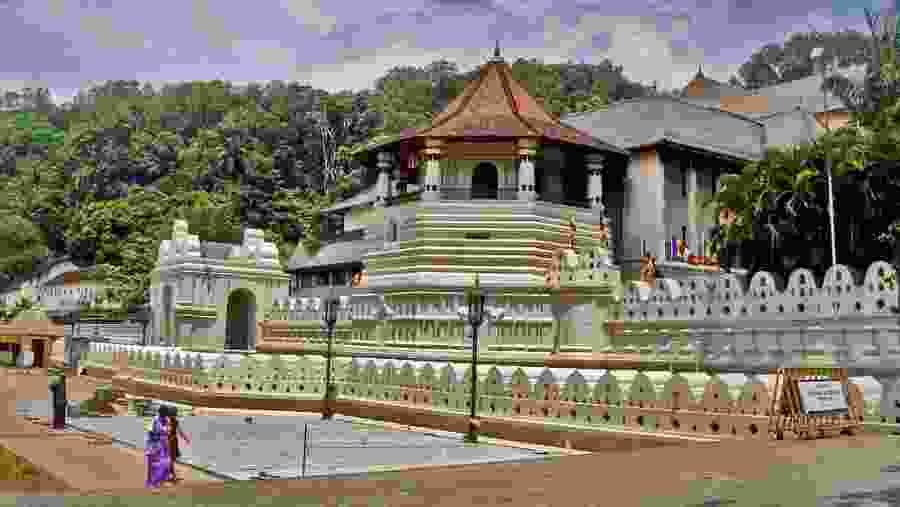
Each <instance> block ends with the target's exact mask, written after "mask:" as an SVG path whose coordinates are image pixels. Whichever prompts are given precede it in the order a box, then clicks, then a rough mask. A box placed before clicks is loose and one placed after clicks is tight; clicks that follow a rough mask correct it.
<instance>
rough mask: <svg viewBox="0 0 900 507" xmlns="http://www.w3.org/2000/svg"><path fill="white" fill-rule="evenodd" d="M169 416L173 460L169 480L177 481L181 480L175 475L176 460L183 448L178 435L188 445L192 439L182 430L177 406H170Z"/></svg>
mask: <svg viewBox="0 0 900 507" xmlns="http://www.w3.org/2000/svg"><path fill="white" fill-rule="evenodd" d="M168 416H169V460H170V462H171V465H170V466H169V480H170V481H172V482H175V481H178V480H180V479H179V478H178V476H176V475H175V460H177V459H178V458H180V457H181V450H180V449H179V448H178V437H181V439H182V440H184V441H185V442H187V444H188V445H190V444H191V439H190V437H188V436H187V435H186V434H185V433H184V432H183V431H182V430H181V425H179V424H178V411H177V410H176V409H175V407H168Z"/></svg>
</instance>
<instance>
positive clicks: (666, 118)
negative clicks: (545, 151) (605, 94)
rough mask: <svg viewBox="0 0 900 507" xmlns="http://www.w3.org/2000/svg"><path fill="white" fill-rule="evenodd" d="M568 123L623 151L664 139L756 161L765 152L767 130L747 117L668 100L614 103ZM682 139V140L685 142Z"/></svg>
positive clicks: (637, 100) (679, 100)
mask: <svg viewBox="0 0 900 507" xmlns="http://www.w3.org/2000/svg"><path fill="white" fill-rule="evenodd" d="M565 121H566V122H568V123H569V124H571V125H573V126H575V127H576V128H580V129H581V130H584V131H585V132H588V133H590V134H591V135H593V136H594V137H597V138H599V139H602V140H604V141H606V142H609V143H611V144H614V145H617V146H621V147H623V148H637V147H640V146H647V145H651V144H653V143H655V142H660V141H661V140H669V141H670V142H675V143H678V142H680V141H684V142H686V143H687V142H689V143H690V144H691V145H692V146H695V147H700V148H704V149H709V150H710V151H718V152H721V153H726V154H731V155H737V154H739V155H737V156H740V157H741V158H748V157H749V158H754V157H755V156H758V155H759V154H761V153H762V149H763V148H762V143H763V137H764V127H763V125H762V124H761V123H759V122H757V121H754V120H751V119H749V118H746V117H744V116H742V115H738V114H734V113H729V112H726V111H722V110H719V109H715V108H708V107H703V106H700V105H698V104H694V103H691V102H688V101H685V100H682V99H678V98H674V97H668V96H653V97H644V98H640V99H635V100H628V101H622V102H616V103H613V104H610V106H609V107H608V108H607V109H606V110H604V111H596V112H593V113H586V114H580V115H573V116H569V117H567V118H566V119H565ZM679 140H680V141H679Z"/></svg>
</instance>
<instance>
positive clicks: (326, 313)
mask: <svg viewBox="0 0 900 507" xmlns="http://www.w3.org/2000/svg"><path fill="white" fill-rule="evenodd" d="M340 304H341V302H340V300H339V299H338V298H336V297H334V296H333V295H330V296H329V297H328V298H326V299H325V304H324V307H323V308H322V323H323V324H324V325H325V328H326V330H327V331H328V351H327V353H326V356H325V399H324V402H323V404H322V419H325V420H329V419H331V418H332V417H333V416H334V409H333V407H332V398H333V393H334V386H332V385H331V352H332V351H331V347H332V343H333V342H334V326H335V324H337V319H338V309H339V308H340Z"/></svg>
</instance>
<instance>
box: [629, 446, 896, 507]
mask: <svg viewBox="0 0 900 507" xmlns="http://www.w3.org/2000/svg"><path fill="white" fill-rule="evenodd" d="M898 462H900V439H898V438H891V437H884V438H883V441H882V443H881V444H880V445H873V446H871V447H865V448H832V449H826V448H823V449H819V450H818V452H817V454H816V461H815V463H814V464H805V463H804V464H801V463H798V464H783V463H779V464H773V465H771V466H770V467H769V469H768V476H767V478H766V480H764V481H739V480H730V479H702V480H697V481H694V484H692V486H691V493H690V494H689V495H688V496H687V497H686V498H683V499H680V501H679V502H677V503H673V502H672V498H661V497H660V498H647V499H645V503H643V504H642V505H644V504H645V505H647V506H650V507H654V506H660V507H662V506H667V507H676V506H694V505H703V501H704V498H708V497H718V498H721V499H722V505H728V506H730V507H745V506H747V507H759V506H770V507H774V506H784V507H787V506H790V507H815V506H816V505H818V503H819V498H821V497H827V496H837V495H838V494H840V493H841V491H842V490H844V489H851V488H854V487H855V486H854V485H853V483H857V482H859V483H862V482H865V481H876V480H880V479H882V472H881V468H882V467H884V466H887V465H894V464H897V463H898ZM884 487H887V484H884Z"/></svg>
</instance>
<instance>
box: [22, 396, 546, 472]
mask: <svg viewBox="0 0 900 507" xmlns="http://www.w3.org/2000/svg"><path fill="white" fill-rule="evenodd" d="M49 408H50V407H49V401H48V400H37V401H34V402H30V403H20V404H19V405H18V406H17V412H19V413H20V414H22V415H27V414H30V415H46V414H49ZM180 421H181V426H182V428H183V430H184V431H185V433H187V434H188V436H189V437H190V438H191V441H192V444H191V445H186V444H184V443H182V444H181V453H182V457H181V460H180V461H182V462H184V463H185V464H189V465H194V466H198V467H201V468H203V469H207V470H210V471H211V472H214V473H216V474H217V475H220V476H226V477H230V478H233V479H251V478H255V477H258V476H259V475H261V474H262V475H267V476H269V477H297V476H298V475H300V468H301V461H302V454H303V433H304V427H305V426H306V425H308V427H309V447H308V454H307V462H306V475H307V476H321V475H335V474H340V475H344V474H361V473H366V472H369V471H372V469H373V468H378V469H388V468H399V467H406V466H422V465H455V464H469V463H492V462H508V461H523V460H540V459H545V457H546V452H545V451H542V450H536V449H535V450H531V449H521V448H512V447H503V446H498V445H490V444H485V443H480V444H477V445H469V444H465V443H464V442H463V441H462V435H460V434H455V433H449V432H437V431H435V432H427V433H421V432H413V431H402V430H392V429H385V428H384V427H381V426H379V425H378V424H377V423H375V422H373V423H372V424H368V423H366V424H360V423H358V422H351V421H350V420H349V419H347V418H343V417H340V416H337V417H335V419H334V420H332V421H322V419H321V418H320V417H319V416H303V415H291V416H270V415H265V416H253V419H252V421H253V422H252V423H248V422H246V420H245V417H244V416H231V415H210V416H184V417H181V418H180ZM68 423H69V424H70V425H71V426H72V427H73V428H76V429H79V430H85V431H94V432H98V433H105V434H108V435H110V436H112V437H113V438H115V439H117V440H119V441H121V442H123V443H126V444H129V445H131V446H134V447H143V446H144V439H145V430H144V424H145V419H143V418H140V417H133V416H113V417H81V418H70V419H69V420H68Z"/></svg>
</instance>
